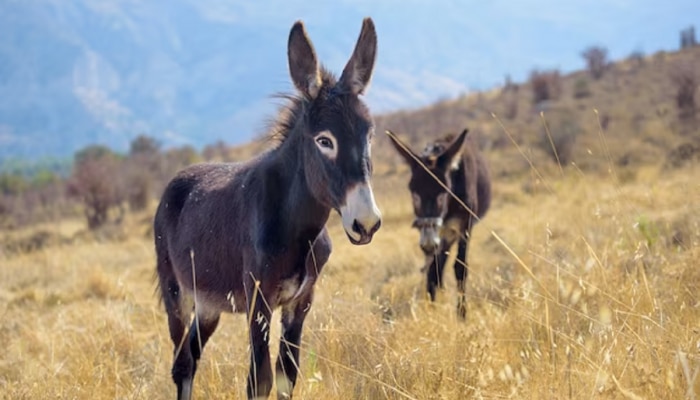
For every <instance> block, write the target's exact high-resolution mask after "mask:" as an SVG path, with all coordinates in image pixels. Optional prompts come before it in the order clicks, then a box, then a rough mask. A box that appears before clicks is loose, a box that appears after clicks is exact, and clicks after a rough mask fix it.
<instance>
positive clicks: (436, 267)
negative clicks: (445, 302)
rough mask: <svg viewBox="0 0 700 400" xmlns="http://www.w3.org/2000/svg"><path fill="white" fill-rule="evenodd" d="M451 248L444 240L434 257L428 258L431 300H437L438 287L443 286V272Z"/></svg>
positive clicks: (428, 283)
mask: <svg viewBox="0 0 700 400" xmlns="http://www.w3.org/2000/svg"><path fill="white" fill-rule="evenodd" d="M449 248H450V245H449V244H448V243H446V242H445V241H444V240H443V241H442V243H441V244H440V248H439V249H438V251H437V252H436V253H435V254H434V255H433V256H432V257H430V258H428V259H426V261H428V262H429V264H428V275H427V278H428V279H427V290H428V295H430V300H431V301H435V294H436V293H435V292H436V291H437V289H438V288H442V287H443V282H442V272H443V270H444V269H445V263H447V250H448V249H449Z"/></svg>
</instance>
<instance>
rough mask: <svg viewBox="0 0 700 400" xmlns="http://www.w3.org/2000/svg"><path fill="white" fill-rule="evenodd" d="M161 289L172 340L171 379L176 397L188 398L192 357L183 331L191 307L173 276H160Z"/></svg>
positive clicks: (189, 395)
mask: <svg viewBox="0 0 700 400" xmlns="http://www.w3.org/2000/svg"><path fill="white" fill-rule="evenodd" d="M160 286H161V291H162V295H163V303H164V304H165V311H166V312H167V313H168V328H169V330H170V339H171V340H172V342H173V346H174V350H173V359H174V360H173V367H172V370H171V373H172V378H173V381H174V382H175V385H177V398H178V399H179V400H182V399H189V398H190V397H191V395H192V377H193V376H194V368H195V366H194V365H195V364H194V358H193V357H192V351H191V348H190V343H189V342H188V343H185V340H186V339H187V338H186V337H185V331H186V329H187V325H188V323H189V319H190V312H191V310H192V307H191V306H190V305H188V304H187V303H189V302H188V301H187V299H186V298H185V297H186V296H185V295H184V293H182V291H181V290H180V285H179V284H178V282H177V280H176V279H175V277H169V278H165V279H163V276H161V282H160Z"/></svg>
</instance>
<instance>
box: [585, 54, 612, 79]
mask: <svg viewBox="0 0 700 400" xmlns="http://www.w3.org/2000/svg"><path fill="white" fill-rule="evenodd" d="M581 56H582V57H583V59H584V60H586V66H587V67H588V71H589V72H590V73H591V76H592V77H593V79H600V78H601V77H602V76H603V73H604V72H605V70H606V69H607V68H608V49H606V48H604V47H599V46H591V47H589V48H587V49H586V50H585V51H584V52H583V53H581Z"/></svg>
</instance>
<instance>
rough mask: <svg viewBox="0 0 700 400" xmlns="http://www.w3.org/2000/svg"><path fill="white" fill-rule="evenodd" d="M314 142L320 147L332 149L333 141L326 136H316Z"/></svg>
mask: <svg viewBox="0 0 700 400" xmlns="http://www.w3.org/2000/svg"><path fill="white" fill-rule="evenodd" d="M316 143H318V144H319V145H320V146H321V147H324V148H326V149H329V150H333V141H332V140H331V139H330V138H328V137H326V136H320V137H317V138H316Z"/></svg>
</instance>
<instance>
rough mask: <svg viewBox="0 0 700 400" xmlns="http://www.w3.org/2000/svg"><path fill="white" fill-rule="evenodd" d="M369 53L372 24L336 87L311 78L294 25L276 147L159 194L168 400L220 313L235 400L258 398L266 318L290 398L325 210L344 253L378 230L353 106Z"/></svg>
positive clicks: (313, 65)
mask: <svg viewBox="0 0 700 400" xmlns="http://www.w3.org/2000/svg"><path fill="white" fill-rule="evenodd" d="M376 48H377V36H376V32H375V29H374V24H373V22H372V20H371V19H365V20H364V22H363V24H362V31H361V32H360V36H359V39H358V41H357V44H356V46H355V50H354V52H353V53H352V56H351V58H350V60H349V61H348V63H347V65H346V66H345V69H344V70H343V74H342V75H341V77H340V79H339V80H336V78H335V77H334V76H333V75H332V74H331V73H329V72H327V71H326V70H325V69H323V68H322V67H320V66H319V63H318V60H317V58H316V53H315V51H314V48H313V46H312V44H311V42H310V41H309V38H308V37H307V34H306V31H305V29H304V25H303V24H302V23H301V22H297V23H295V24H294V26H293V27H292V29H291V32H290V33H289V43H288V61H289V71H290V74H291V78H292V81H293V82H294V85H295V86H296V88H297V90H298V91H299V94H298V95H297V96H292V97H290V99H289V101H290V103H289V105H288V109H287V113H286V114H284V115H283V116H281V117H280V119H279V121H278V125H277V128H276V129H275V133H277V134H278V135H279V136H281V137H282V141H281V143H280V144H279V146H277V147H276V148H274V149H272V150H270V151H269V152H267V153H264V154H262V155H260V156H258V157H257V158H255V159H253V160H251V161H248V162H244V163H239V164H200V165H194V166H191V167H188V168H186V169H185V170H183V171H181V172H180V173H178V175H177V176H176V177H175V178H174V179H173V180H172V181H171V182H170V183H169V185H168V186H167V188H166V189H165V193H164V194H163V198H162V200H161V202H160V205H159V207H158V211H157V213H156V216H155V221H154V232H155V246H156V253H157V261H158V265H157V270H158V278H159V284H160V289H161V294H162V298H163V302H164V303H165V309H166V311H167V312H168V325H169V327H170V337H171V339H172V341H173V343H174V345H175V352H174V363H173V368H172V376H173V380H174V381H175V384H176V385H177V394H178V398H179V399H188V398H190V396H191V393H192V383H193V378H194V375H195V372H196V370H197V361H198V360H199V358H200V356H201V354H202V350H203V348H204V346H205V344H206V343H207V340H208V339H209V337H210V336H211V335H212V333H214V330H215V329H216V326H217V324H218V322H219V316H220V314H221V313H222V312H225V311H228V312H245V313H247V315H248V322H249V327H248V329H249V335H250V338H249V339H250V346H251V356H250V374H249V376H248V386H247V395H248V397H249V398H256V399H257V398H267V397H268V396H269V393H270V390H271V388H272V377H273V375H272V366H271V363H270V353H269V348H268V341H269V339H270V337H269V329H270V321H271V316H272V311H273V310H274V309H275V308H277V307H281V308H282V318H281V320H282V338H281V340H280V349H279V357H278V358H277V364H276V384H277V397H278V398H290V397H291V395H292V390H293V388H294V383H295V381H296V377H297V367H298V365H299V345H300V342H301V332H302V325H303V324H304V318H305V317H306V314H307V312H308V311H309V307H310V305H311V301H312V296H313V287H314V282H315V281H316V279H317V277H318V274H319V272H320V271H321V268H323V265H324V264H325V263H326V261H327V260H328V257H329V255H330V252H331V241H330V238H329V236H328V233H327V232H326V229H325V224H326V222H327V220H328V217H329V215H330V212H331V210H336V211H338V213H339V214H340V216H341V219H342V224H343V227H344V229H345V232H346V233H347V236H348V238H349V239H350V241H351V242H352V243H353V244H367V243H369V242H370V241H371V240H372V235H373V234H374V233H375V232H376V231H377V229H379V225H380V219H381V217H380V213H379V210H378V208H377V206H376V204H375V201H374V195H373V193H372V188H371V186H370V178H371V173H372V163H371V160H370V140H371V138H372V135H373V122H372V119H371V116H370V113H369V111H368V109H367V107H366V106H365V105H364V103H363V102H362V100H361V99H360V98H359V97H358V96H359V95H360V94H362V93H363V91H364V90H365V88H366V86H367V85H368V83H369V80H370V77H371V74H372V69H373V67H374V60H375V55H376ZM193 300H194V301H193ZM192 313H193V314H192ZM191 315H194V318H193V320H192V322H190V319H191ZM188 327H189V328H188Z"/></svg>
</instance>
